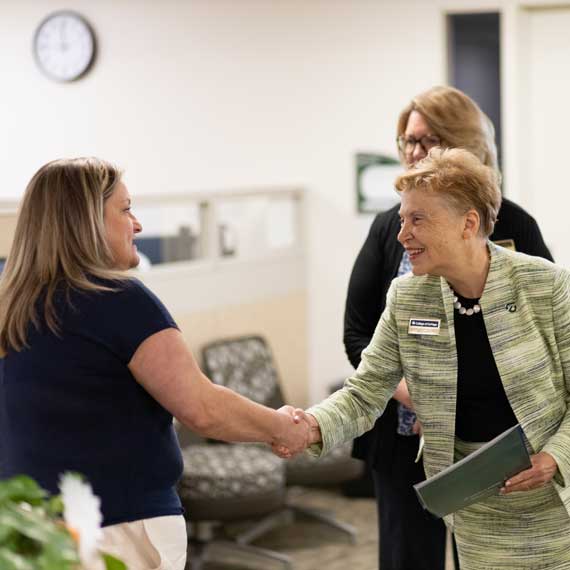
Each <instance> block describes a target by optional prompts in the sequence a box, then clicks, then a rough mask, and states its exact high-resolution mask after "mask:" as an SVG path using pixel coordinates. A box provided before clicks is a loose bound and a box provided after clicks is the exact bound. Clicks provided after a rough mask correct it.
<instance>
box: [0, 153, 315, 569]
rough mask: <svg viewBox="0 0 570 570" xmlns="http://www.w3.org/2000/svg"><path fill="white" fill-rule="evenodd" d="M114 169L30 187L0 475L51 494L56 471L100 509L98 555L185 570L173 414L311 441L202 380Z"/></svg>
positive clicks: (267, 436)
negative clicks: (151, 279)
mask: <svg viewBox="0 0 570 570" xmlns="http://www.w3.org/2000/svg"><path fill="white" fill-rule="evenodd" d="M141 230H142V228H141V225H140V223H139V222H138V220H137V219H136V217H135V216H134V214H133V213H132V211H131V199H130V195H129V192H128V190H127V188H126V186H125V185H124V183H123V182H122V180H121V173H120V171H119V170H118V169H117V168H116V167H115V166H113V165H112V164H110V163H108V162H105V161H102V160H98V159H95V158H80V159H73V160H57V161H54V162H50V163H48V164H46V165H45V166H43V167H42V168H40V170H39V171H38V172H37V173H36V174H35V175H34V177H33V178H32V180H31V181H30V183H29V185H28V187H27V189H26V192H25V195H24V198H23V201H22V205H21V209H20V213H19V217H18V223H17V227H16V232H15V236H14V241H13V245H12V248H11V250H10V254H9V256H8V260H7V263H6V266H5V269H4V272H3V275H2V278H1V280H0V449H2V453H3V463H2V466H1V470H2V472H1V473H0V476H1V477H2V478H4V477H10V476H13V475H16V474H19V473H25V474H28V475H31V476H32V477H34V478H35V479H37V480H38V482H39V483H40V484H41V486H42V487H44V488H46V489H47V490H49V491H51V492H54V493H55V492H57V485H58V479H59V476H60V474H61V473H62V472H64V471H77V472H80V473H82V474H84V475H85V476H86V477H87V479H88V480H89V481H90V483H91V484H92V486H93V488H94V491H95V493H96V494H97V495H99V497H100V498H101V508H102V514H103V525H104V528H103V541H102V544H101V547H102V549H104V550H106V551H109V552H110V553H111V554H114V555H117V556H119V557H121V558H122V559H123V560H124V561H125V562H126V563H127V565H128V567H129V569H130V570H150V569H162V570H182V569H183V568H184V566H185V560H186V527H185V523H184V519H183V517H182V508H181V504H180V501H179V499H178V496H177V494H176V491H175V484H176V482H177V480H178V478H179V477H180V475H181V472H182V458H181V454H180V449H179V446H178V441H177V439H176V435H175V433H174V430H173V422H172V419H173V416H175V417H177V418H178V419H179V420H180V421H181V422H182V423H184V424H185V425H186V426H188V427H189V428H190V429H192V430H194V431H196V432H198V433H200V434H202V435H204V436H207V437H212V438H216V439H222V440H228V441H230V440H231V441H261V442H266V443H269V444H276V443H278V442H281V443H284V442H285V441H288V442H289V443H290V444H291V446H293V447H295V448H299V447H301V446H302V445H304V443H305V442H306V438H307V429H306V427H302V429H299V430H297V429H295V430H294V431H291V427H292V426H293V422H292V421H291V418H289V417H286V416H284V415H283V414H279V413H277V412H275V411H273V410H271V409H269V408H265V407H264V406H260V405H258V404H255V403H253V402H251V401H249V400H247V399H246V398H243V397H241V396H239V395H237V394H235V393H234V392H232V391H230V390H228V389H226V388H223V387H221V386H216V385H214V384H212V383H211V382H210V381H209V380H208V378H206V377H205V376H204V375H203V374H202V372H201V371H200V369H199V368H198V365H197V364H196V361H195V360H194V358H193V356H192V353H191V352H190V350H189V349H188V348H187V347H186V345H185V343H184V341H183V339H182V335H181V333H180V331H179V330H178V328H177V326H176V323H175V322H174V320H173V318H172V317H171V315H170V314H169V312H168V310H167V309H166V308H165V307H164V305H163V304H162V303H161V302H160V301H159V299H158V298H157V297H156V296H155V295H153V293H152V292H151V291H149V290H148V289H147V288H146V287H145V286H144V285H143V284H142V283H141V282H140V281H138V280H137V279H135V278H133V277H131V276H129V275H128V274H127V273H126V271H127V270H128V269H130V268H133V267H135V266H136V265H137V264H138V262H139V258H138V254H137V248H136V245H135V241H134V240H135V236H136V234H138V233H139V232H140V231H141Z"/></svg>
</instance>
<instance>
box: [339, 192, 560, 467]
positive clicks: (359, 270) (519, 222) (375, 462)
mask: <svg viewBox="0 0 570 570" xmlns="http://www.w3.org/2000/svg"><path fill="white" fill-rule="evenodd" d="M399 208H400V205H399V204H397V205H396V206H394V207H393V208H391V209H390V210H387V211H386V212H383V213H381V214H378V215H377V216H376V218H375V219H374V222H373V223H372V227H371V228H370V232H369V234H368V237H367V238H366V241H365V242H364V245H363V246H362V249H361V250H360V253H359V254H358V257H357V258H356V261H355V263H354V267H353V270H352V274H351V276H350V282H349V285H348V294H347V299H346V308H345V314H344V346H345V349H346V353H347V356H348V359H349V360H350V362H351V364H352V365H353V366H354V367H355V368H357V367H358V364H359V363H360V355H361V353H362V351H363V350H364V349H365V348H366V347H367V346H368V344H369V343H370V340H371V339H372V335H373V334H374V330H375V328H376V325H377V324H378V320H379V319H380V315H381V314H382V312H383V311H384V308H385V306H386V294H387V292H388V289H389V287H390V284H391V282H392V280H393V279H394V277H396V275H397V273H398V267H399V265H400V261H401V259H402V254H403V251H404V250H403V248H402V246H401V245H400V243H399V242H398V240H397V239H396V238H397V235H398V232H399V231H400V217H399V214H398V211H399ZM490 239H491V240H493V241H500V240H513V241H514V245H515V248H516V250H517V251H520V252H523V253H527V254H529V255H536V256H539V257H543V258H545V259H548V260H550V261H552V256H551V255H550V252H549V251H548V248H547V247H546V244H545V243H544V240H543V238H542V234H541V232H540V229H539V227H538V224H537V223H536V221H535V220H534V218H533V217H532V216H530V215H529V214H528V213H527V212H526V211H525V210H523V209H522V208H521V207H520V206H518V205H517V204H515V203H514V202H511V201H510V200H508V199H506V198H504V199H503V202H502V205H501V209H500V211H499V216H498V221H497V223H496V225H495V231H494V232H493V234H492V235H491V238H490ZM397 421H398V419H397V402H396V401H395V400H390V402H389V403H388V405H387V407H386V410H385V411H384V414H383V415H382V416H381V417H380V418H379V419H378V421H377V422H376V424H375V426H374V428H373V429H372V430H370V431H369V432H367V433H365V434H364V435H362V436H361V437H359V438H357V439H356V440H355V441H354V447H353V455H354V456H355V457H358V458H360V459H364V460H366V462H367V463H368V465H370V466H373V467H375V468H376V469H390V465H391V461H390V457H391V456H392V454H393V451H394V445H395V441H396V427H397Z"/></svg>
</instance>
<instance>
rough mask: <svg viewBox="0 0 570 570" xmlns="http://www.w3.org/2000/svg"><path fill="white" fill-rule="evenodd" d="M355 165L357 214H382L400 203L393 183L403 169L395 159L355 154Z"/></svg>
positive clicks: (380, 155)
mask: <svg viewBox="0 0 570 570" xmlns="http://www.w3.org/2000/svg"><path fill="white" fill-rule="evenodd" d="M355 165H356V201H357V208H358V212H360V213H367V214H368V213H372V214H373V213H377V212H382V211H384V210H388V209H389V208H391V207H392V206H394V204H397V203H398V202H399V201H400V198H399V197H398V195H397V193H396V190H395V189H394V181H395V180H396V177H397V176H398V175H399V174H401V173H402V172H403V170H404V169H403V167H402V165H401V164H400V162H399V161H398V160H397V159H396V158H393V157H391V156H387V155H384V154H374V153H357V154H356V155H355Z"/></svg>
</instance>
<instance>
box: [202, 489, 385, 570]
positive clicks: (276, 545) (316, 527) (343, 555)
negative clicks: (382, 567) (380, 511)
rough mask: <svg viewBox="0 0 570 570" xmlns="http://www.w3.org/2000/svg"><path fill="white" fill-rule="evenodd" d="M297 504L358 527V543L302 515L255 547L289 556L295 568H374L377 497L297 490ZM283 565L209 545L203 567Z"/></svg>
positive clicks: (230, 569)
mask: <svg viewBox="0 0 570 570" xmlns="http://www.w3.org/2000/svg"><path fill="white" fill-rule="evenodd" d="M289 500H290V501H291V503H293V504H298V505H300V506H305V507H315V508H320V509H324V510H327V511H329V512H332V513H334V515H335V517H336V518H337V520H339V521H342V522H346V523H349V524H352V525H353V526H355V527H356V528H357V530H358V537H357V542H356V544H351V542H350V539H349V538H348V536H347V535H345V534H344V533H342V532H340V531H339V530H336V529H334V528H331V527H329V526H327V525H325V524H323V523H320V522H316V521H314V520H311V519H308V518H305V517H302V516H299V517H297V518H296V520H295V521H294V522H293V523H292V524H290V525H287V526H283V527H281V528H278V529H275V530H273V531H271V532H269V533H268V534H266V535H265V536H264V537H262V538H260V539H259V540H257V541H256V542H255V544H256V546H260V547H262V548H268V549H272V550H276V551H278V552H281V553H283V554H287V555H288V556H290V557H291V559H292V560H293V568H294V570H321V569H322V570H346V569H347V568H350V569H351V570H374V569H376V568H377V565H378V562H377V560H378V558H377V556H378V554H377V551H378V542H377V531H376V507H375V504H374V501H373V500H372V499H349V498H346V497H344V496H342V495H341V494H340V493H338V492H336V491H334V490H331V491H325V490H308V489H294V490H293V491H292V493H291V494H290V497H289ZM282 568H284V566H283V565H282V564H280V563H279V562H276V561H271V560H268V559H266V558H259V557H253V556H250V555H246V554H243V553H237V552H235V551H232V550H229V549H226V548H223V549H222V548H216V549H210V551H209V554H208V559H207V561H206V563H205V564H204V567H203V570H273V569H276V570H278V569H282Z"/></svg>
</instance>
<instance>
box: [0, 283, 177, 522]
mask: <svg viewBox="0 0 570 570" xmlns="http://www.w3.org/2000/svg"><path fill="white" fill-rule="evenodd" d="M104 283H105V284H108V285H111V286H113V287H115V288H118V290H116V291H113V292H98V291H97V292H95V291H72V292H71V295H70V299H69V300H70V301H71V304H69V303H68V302H67V301H66V299H65V297H64V295H63V294H59V295H58V296H57V297H56V312H57V315H58V317H59V319H60V324H61V333H60V336H56V335H54V334H53V333H52V332H51V331H50V330H49V329H48V328H47V327H46V326H45V325H44V326H42V327H41V330H39V331H38V330H36V329H35V327H33V326H30V327H29V331H28V338H27V341H28V344H29V348H26V349H23V350H22V351H20V352H16V351H10V352H9V353H8V354H7V356H6V357H5V358H3V359H0V453H1V454H2V461H1V462H0V463H1V464H0V469H1V470H2V471H1V472H0V477H2V478H5V477H11V476H13V475H16V474H19V473H25V474H27V475H30V476H32V477H34V478H35V479H36V480H37V481H38V482H39V484H40V485H41V486H42V487H44V488H45V489H47V490H49V491H51V492H52V493H57V492H59V491H58V487H57V484H58V480H59V476H60V474H61V473H62V472H64V471H68V470H72V471H78V472H80V473H83V474H84V475H85V476H86V477H87V479H88V480H89V482H90V483H91V484H92V486H93V490H94V492H95V494H97V495H98V496H99V497H100V498H101V508H102V512H103V519H104V520H103V524H104V525H110V524H117V523H121V522H128V521H133V520H138V519H142V518H151V517H157V516H163V515H175V514H181V513H182V507H181V504H180V500H179V498H178V496H177V494H176V491H175V484H176V482H177V480H178V479H179V477H180V475H181V473H182V457H181V454H180V448H179V446H178V441H177V438H176V434H175V433H174V429H173V425H172V415H171V414H170V413H169V412H168V411H167V410H165V409H164V408H163V407H162V406H161V405H160V404H159V403H158V402H157V401H156V400H154V399H153V398H152V397H151V396H150V395H149V394H148V392H146V391H145V390H144V389H143V388H142V387H141V385H140V384H138V382H137V381H136V380H135V378H134V377H133V375H132V374H131V372H130V371H129V369H128V367H127V364H128V363H129V361H130V360H131V358H132V357H133V355H134V353H135V351H136V350H137V348H138V346H139V345H140V344H141V343H142V342H143V341H144V340H145V339H146V338H148V337H149V336H151V335H153V334H155V333H157V332H159V331H161V330H164V329H167V328H171V327H176V323H175V322H174V320H173V319H172V317H171V316H170V314H169V312H168V311H167V309H166V308H165V307H164V305H163V304H162V303H161V302H160V301H159V300H158V298H157V297H156V296H155V295H154V294H153V293H152V292H151V291H149V290H148V289H147V288H146V287H145V286H144V285H143V284H142V283H141V282H140V281H137V280H134V279H133V280H129V281H127V282H126V283H120V282H119V283H117V282H114V283H113V282H110V281H109V282H104ZM39 305H40V314H42V311H41V303H40V304H39Z"/></svg>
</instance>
